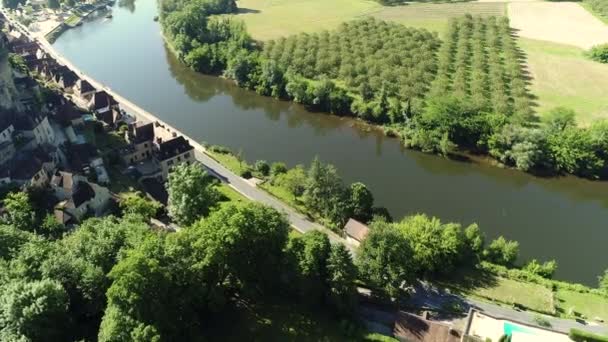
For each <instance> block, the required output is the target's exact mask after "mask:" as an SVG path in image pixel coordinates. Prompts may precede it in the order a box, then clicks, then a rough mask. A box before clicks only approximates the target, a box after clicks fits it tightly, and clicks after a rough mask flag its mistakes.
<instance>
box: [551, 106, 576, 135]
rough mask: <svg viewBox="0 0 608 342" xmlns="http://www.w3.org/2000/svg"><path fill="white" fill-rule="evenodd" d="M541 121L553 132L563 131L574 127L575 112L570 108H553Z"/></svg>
mask: <svg viewBox="0 0 608 342" xmlns="http://www.w3.org/2000/svg"><path fill="white" fill-rule="evenodd" d="M543 119H544V120H545V123H546V125H547V126H548V127H549V129H551V130H553V131H563V130H565V129H566V128H568V127H574V126H576V112H575V111H574V110H572V109H570V108H565V107H556V108H553V109H552V110H550V111H549V112H548V113H547V114H546V115H545V116H544V118H543Z"/></svg>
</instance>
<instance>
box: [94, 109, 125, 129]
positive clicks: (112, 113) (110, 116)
mask: <svg viewBox="0 0 608 342" xmlns="http://www.w3.org/2000/svg"><path fill="white" fill-rule="evenodd" d="M121 117H122V114H121V113H120V111H119V110H118V109H116V108H112V109H111V110H109V111H105V112H103V113H95V118H97V120H100V121H103V122H105V123H106V124H108V125H113V124H115V123H116V121H118V120H119V119H120V118H121Z"/></svg>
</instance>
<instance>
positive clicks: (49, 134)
mask: <svg viewBox="0 0 608 342" xmlns="http://www.w3.org/2000/svg"><path fill="white" fill-rule="evenodd" d="M2 24H3V26H4V28H5V29H6V31H7V32H9V33H8V34H7V35H2V37H1V39H2V41H1V45H2V48H3V49H5V50H8V51H10V53H11V56H12V57H11V58H10V59H11V63H12V64H14V65H18V67H13V68H10V75H9V77H8V81H7V80H4V82H5V83H6V82H10V81H12V82H13V83H14V86H13V85H7V84H5V85H4V86H5V87H4V89H5V91H9V89H13V92H14V94H13V95H14V97H15V101H14V105H15V106H14V108H15V109H14V110H4V112H3V113H2V116H1V117H0V166H1V167H0V169H1V170H2V171H1V173H0V184H2V185H8V184H13V185H17V186H19V187H20V188H22V189H25V188H29V187H36V188H46V189H48V190H50V191H51V193H52V194H53V196H54V198H55V205H54V207H53V212H54V215H55V217H56V218H57V220H58V221H59V222H60V223H62V224H65V225H66V226H70V225H74V224H77V223H79V222H81V221H82V220H83V219H84V218H86V217H90V216H102V215H104V214H105V213H106V212H107V211H108V210H110V209H111V208H112V207H113V202H114V201H115V200H116V199H117V196H118V193H120V192H121V191H129V189H130V188H131V189H132V188H133V187H132V186H130V185H135V187H137V188H140V186H139V185H142V184H145V185H146V186H147V188H149V189H150V193H153V194H155V195H156V198H154V199H155V200H157V201H159V202H161V203H164V204H166V200H167V197H166V192H165V191H164V187H163V185H162V183H163V182H164V181H165V180H166V179H167V177H168V173H169V170H170V168H171V167H172V166H174V165H177V164H180V163H192V162H193V161H194V152H193V147H192V146H191V145H190V143H189V142H188V140H187V139H185V138H184V137H183V136H181V135H178V134H177V133H176V132H175V131H172V130H171V129H170V128H168V127H165V126H164V125H163V124H161V123H159V122H142V121H137V120H136V119H135V118H133V117H132V116H130V115H129V114H127V112H126V111H125V110H124V109H122V108H121V106H120V105H119V103H118V102H117V101H116V99H114V97H112V96H111V95H110V94H108V93H107V92H106V91H104V90H98V89H96V88H95V87H94V86H93V85H91V84H90V83H89V82H88V81H87V80H85V79H82V78H79V77H78V75H77V74H76V72H74V71H73V70H71V69H70V68H69V67H67V66H65V65H61V64H60V63H58V62H57V61H56V60H55V59H54V58H51V57H50V56H49V55H48V54H47V53H46V52H45V51H44V49H42V48H41V46H40V45H39V44H38V43H37V42H35V41H31V40H30V39H28V38H27V37H25V36H24V35H23V34H22V33H20V32H19V31H16V30H14V29H13V28H12V27H11V26H10V25H9V24H7V23H6V22H3V23H2ZM41 99H43V100H42V101H41Z"/></svg>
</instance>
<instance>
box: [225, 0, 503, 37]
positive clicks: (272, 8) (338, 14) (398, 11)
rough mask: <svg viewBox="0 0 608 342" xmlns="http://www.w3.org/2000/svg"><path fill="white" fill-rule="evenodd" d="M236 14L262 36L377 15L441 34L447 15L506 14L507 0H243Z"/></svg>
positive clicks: (332, 25)
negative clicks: (433, 0)
mask: <svg viewBox="0 0 608 342" xmlns="http://www.w3.org/2000/svg"><path fill="white" fill-rule="evenodd" d="M238 6H239V8H240V9H241V13H240V14H238V15H237V18H239V19H242V20H243V21H245V23H246V24H247V29H248V31H249V33H250V34H251V35H252V36H253V37H254V38H255V39H259V40H268V39H274V38H278V37H285V36H288V35H291V34H295V33H300V32H315V31H321V30H330V29H333V28H335V27H337V26H338V25H339V24H340V23H342V22H345V21H348V20H352V19H357V18H361V17H364V16H374V17H376V18H379V19H384V20H390V21H395V22H399V23H402V24H405V25H408V26H413V27H420V28H426V29H429V30H432V31H436V32H438V33H439V34H440V35H441V33H443V32H444V31H445V29H446V28H447V23H448V19H449V18H451V17H457V16H461V15H464V14H466V13H471V14H473V15H482V16H489V15H505V14H506V5H505V3H500V2H498V3H454V4H449V3H448V4H412V5H404V6H391V7H385V6H381V5H379V4H378V3H377V2H376V1H372V0H332V1H328V0H240V1H239V2H238Z"/></svg>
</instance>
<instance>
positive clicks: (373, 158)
mask: <svg viewBox="0 0 608 342" xmlns="http://www.w3.org/2000/svg"><path fill="white" fill-rule="evenodd" d="M157 14H158V12H157V6H156V4H155V3H153V2H150V3H148V2H142V3H138V6H137V8H136V9H135V10H134V11H132V10H131V9H129V8H124V7H117V8H115V10H114V18H113V19H112V20H110V21H107V20H104V19H99V20H93V21H88V22H87V23H86V25H82V26H79V27H78V28H75V29H73V30H70V31H68V32H66V33H65V34H64V35H62V36H61V38H60V39H59V40H58V41H57V42H56V43H55V44H54V48H55V49H56V50H58V51H60V52H61V54H62V55H64V56H66V57H68V59H69V60H70V61H71V62H73V64H75V65H77V66H78V67H79V68H80V69H81V70H83V71H85V72H86V73H87V74H89V75H91V76H93V77H94V78H95V79H97V80H99V81H101V82H102V83H103V84H107V85H111V87H112V89H113V90H115V91H116V92H118V93H120V94H122V95H123V96H125V97H126V98H128V99H130V100H131V101H132V102H134V103H137V104H138V105H139V106H141V107H143V108H144V109H146V110H148V111H150V112H153V113H154V114H155V115H157V116H159V118H161V119H162V120H163V121H165V122H167V123H170V124H171V125H172V126H173V127H176V128H179V129H180V130H181V131H182V132H184V133H186V134H187V135H188V136H190V137H191V138H192V139H194V140H196V141H199V142H201V141H206V142H208V143H210V144H217V145H224V146H228V147H229V148H230V149H231V150H232V151H235V152H237V151H239V150H242V155H243V157H244V159H246V160H248V161H251V162H253V161H255V160H259V159H264V160H267V161H268V162H269V163H272V162H276V161H283V162H285V163H286V164H287V166H288V167H293V166H295V165H297V164H307V163H309V162H310V161H311V160H313V159H314V158H315V156H319V158H320V159H321V160H322V161H324V162H328V163H331V164H334V165H335V166H336V167H337V168H338V170H339V172H340V174H341V175H343V178H344V179H345V181H347V182H349V183H352V182H356V181H361V182H363V183H365V184H367V185H368V187H369V188H370V190H371V191H372V192H373V193H374V196H375V197H376V199H377V201H378V203H379V204H380V205H382V206H385V207H388V209H389V211H390V212H391V213H392V214H393V216H395V217H403V216H407V215H411V214H414V213H419V212H424V213H429V214H430V215H433V216H437V217H440V218H441V219H442V220H445V221H451V222H462V223H465V224H470V223H473V222H477V223H478V224H479V225H480V227H482V228H483V229H484V231H486V233H487V235H488V238H489V239H494V238H496V237H498V236H500V235H504V236H505V237H507V238H508V239H513V240H518V241H520V242H521V246H520V249H521V251H520V252H521V258H522V259H523V260H529V259H531V258H537V259H539V260H548V259H552V258H555V259H556V260H557V261H558V263H559V268H558V271H557V274H556V278H558V279H564V280H569V281H575V282H583V283H585V284H587V285H590V286H594V285H595V284H596V283H597V275H598V274H600V273H601V272H603V269H604V268H605V265H608V260H607V259H605V258H603V257H602V255H604V254H603V252H602V251H603V250H604V249H605V246H604V243H603V241H605V234H604V233H605V232H606V230H605V229H603V227H605V222H608V201H607V200H606V196H605V194H606V192H607V191H608V187H607V186H606V185H605V183H604V182H591V181H586V180H582V179H578V178H574V177H558V178H538V177H532V176H530V175H528V174H525V173H522V172H516V171H514V170H510V169H504V168H497V167H490V166H487V164H485V163H477V162H476V161H474V162H468V161H464V162H463V161H451V160H449V159H446V158H438V157H436V156H434V155H430V154H422V153H419V152H416V151H413V150H408V149H404V148H403V147H402V146H401V144H400V143H399V141H398V140H397V139H388V138H386V136H385V135H384V134H382V133H381V132H378V130H376V129H367V126H366V125H365V124H359V123H358V122H357V121H355V120H352V119H350V118H345V117H336V116H331V115H321V114H318V113H311V112H309V111H307V110H306V109H305V108H304V107H303V106H301V105H298V104H294V103H292V102H288V101H281V100H275V99H273V98H269V97H262V96H259V95H257V94H255V93H254V92H251V91H247V90H245V89H242V88H239V87H236V86H234V83H233V82H231V81H228V80H225V79H222V78H217V77H210V76H205V75H201V74H199V73H195V72H193V71H192V70H190V69H189V68H187V67H185V66H184V65H183V64H182V63H180V62H179V61H178V60H177V59H176V58H175V56H174V55H173V54H172V53H170V52H169V51H168V49H167V47H166V45H165V44H163V40H162V37H161V35H160V34H159V32H160V27H159V25H158V23H157V22H154V21H153V20H152V18H154V16H156V15H157ZM99 47H104V49H103V50H104V53H103V58H100V55H99V51H100V50H99ZM127 53H128V56H129V58H125V55H126V54H127ZM107 61H112V63H108V62H107ZM136 75H137V76H136ZM361 127H363V129H360V128H361ZM575 227H576V228H575ZM575 231H576V233H574V232H575ZM591 237H593V238H591ZM538 246H543V248H538ZM573 246H585V248H584V249H582V250H580V251H578V252H576V253H573V248H574V247H573ZM577 250H578V249H577ZM580 265H586V266H585V267H581V266H580Z"/></svg>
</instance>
